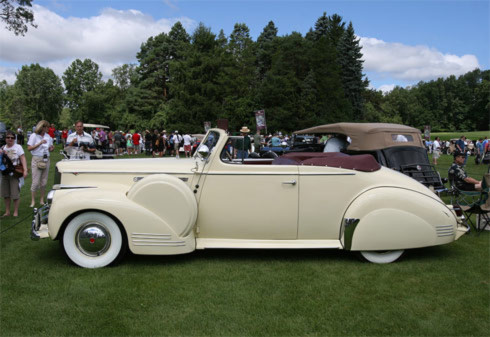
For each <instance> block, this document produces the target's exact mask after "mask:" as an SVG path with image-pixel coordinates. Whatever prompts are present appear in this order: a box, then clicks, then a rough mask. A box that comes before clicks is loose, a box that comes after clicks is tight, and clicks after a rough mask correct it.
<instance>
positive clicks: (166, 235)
mask: <svg viewBox="0 0 490 337" xmlns="http://www.w3.org/2000/svg"><path fill="white" fill-rule="evenodd" d="M133 235H153V236H165V237H168V238H170V237H171V235H170V234H153V233H131V236H133Z"/></svg>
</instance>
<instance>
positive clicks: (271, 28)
mask: <svg viewBox="0 0 490 337" xmlns="http://www.w3.org/2000/svg"><path fill="white" fill-rule="evenodd" d="M276 40H277V28H276V25H275V24H274V22H272V21H269V23H268V24H267V26H265V27H264V30H263V31H262V33H261V34H260V35H259V37H258V39H257V68H258V69H257V71H258V74H259V80H263V79H264V77H265V74H266V73H267V72H268V71H269V70H270V69H271V66H272V55H273V54H274V50H275V44H274V42H275V41H276Z"/></svg>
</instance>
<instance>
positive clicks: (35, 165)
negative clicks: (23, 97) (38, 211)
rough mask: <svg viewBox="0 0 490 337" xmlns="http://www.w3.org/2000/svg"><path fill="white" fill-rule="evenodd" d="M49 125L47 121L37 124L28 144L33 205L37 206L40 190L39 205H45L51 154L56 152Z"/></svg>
mask: <svg viewBox="0 0 490 337" xmlns="http://www.w3.org/2000/svg"><path fill="white" fill-rule="evenodd" d="M48 129H49V123H48V122H47V121H45V120H42V121H39V123H37V125H36V127H35V129H34V133H32V134H31V136H30V137H29V141H28V142H27V150H28V151H30V152H31V154H32V161H31V172H32V185H31V205H30V207H34V205H35V197H36V191H37V190H40V194H41V196H40V199H39V203H40V204H41V205H43V204H44V194H45V192H46V184H47V183H48V173H49V164H50V161H49V153H50V152H52V151H53V150H54V145H53V138H51V137H50V136H49V134H48Z"/></svg>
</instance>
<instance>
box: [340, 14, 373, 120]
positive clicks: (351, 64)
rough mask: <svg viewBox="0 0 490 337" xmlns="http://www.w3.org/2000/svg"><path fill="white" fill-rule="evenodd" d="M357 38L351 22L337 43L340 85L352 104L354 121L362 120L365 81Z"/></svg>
mask: <svg viewBox="0 0 490 337" xmlns="http://www.w3.org/2000/svg"><path fill="white" fill-rule="evenodd" d="M361 49H362V48H361V46H360V45H359V39H358V38H357V37H356V35H355V34H354V27H353V26H352V22H350V23H349V26H348V27H347V30H345V32H343V35H342V37H341V39H340V41H339V43H338V46H337V50H338V62H339V64H340V67H341V71H342V86H343V88H344V93H345V96H346V97H347V99H348V100H349V102H350V104H351V106H352V112H353V118H354V120H356V121H361V120H363V118H364V117H363V114H364V112H363V110H364V103H363V92H364V90H366V87H367V84H368V83H367V82H366V81H363V79H362V77H363V74H362V69H363V67H362V64H363V62H364V61H363V60H362V53H361Z"/></svg>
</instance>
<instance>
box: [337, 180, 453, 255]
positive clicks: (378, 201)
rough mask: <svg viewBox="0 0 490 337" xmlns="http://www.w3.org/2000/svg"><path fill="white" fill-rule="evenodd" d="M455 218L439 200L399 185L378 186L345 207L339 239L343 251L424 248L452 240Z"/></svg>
mask: <svg viewBox="0 0 490 337" xmlns="http://www.w3.org/2000/svg"><path fill="white" fill-rule="evenodd" d="M456 226H457V221H456V217H455V216H454V214H453V212H451V210H449V209H448V208H447V207H446V206H445V205H444V204H443V203H442V202H441V201H438V200H436V199H434V198H432V197H429V196H427V195H425V194H422V193H419V192H415V191H412V190H408V189H403V188H395V187H380V188H375V189H371V190H368V191H366V192H365V193H363V194H361V195H360V196H358V197H357V198H356V199H355V200H354V201H353V202H352V203H351V204H350V205H349V208H348V209H347V211H346V213H345V215H344V221H343V224H342V234H341V242H342V244H343V245H344V248H345V249H347V250H394V249H408V248H418V247H427V246H433V245H439V244H444V243H449V242H451V241H454V240H455V234H456Z"/></svg>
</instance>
